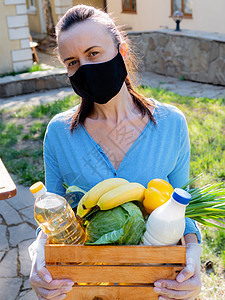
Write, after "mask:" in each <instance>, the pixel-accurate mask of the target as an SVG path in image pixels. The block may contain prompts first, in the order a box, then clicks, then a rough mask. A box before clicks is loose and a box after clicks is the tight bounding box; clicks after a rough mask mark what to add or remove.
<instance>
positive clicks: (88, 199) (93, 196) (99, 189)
mask: <svg viewBox="0 0 225 300" xmlns="http://www.w3.org/2000/svg"><path fill="white" fill-rule="evenodd" d="M126 183H128V181H127V180H126V179H123V178H109V179H105V180H103V181H101V182H99V183H98V184H96V185H95V186H94V187H93V188H92V189H90V190H89V191H88V192H87V193H86V194H85V195H84V196H83V197H82V198H81V199H80V202H79V203H78V206H77V216H78V217H80V218H83V217H84V216H85V215H86V214H87V213H88V212H89V211H90V210H91V209H92V208H93V207H95V206H96V204H97V202H98V200H99V198H100V197H101V196H102V195H104V194H105V193H107V192H108V191H110V190H112V189H114V188H116V187H118V186H120V185H122V184H126Z"/></svg>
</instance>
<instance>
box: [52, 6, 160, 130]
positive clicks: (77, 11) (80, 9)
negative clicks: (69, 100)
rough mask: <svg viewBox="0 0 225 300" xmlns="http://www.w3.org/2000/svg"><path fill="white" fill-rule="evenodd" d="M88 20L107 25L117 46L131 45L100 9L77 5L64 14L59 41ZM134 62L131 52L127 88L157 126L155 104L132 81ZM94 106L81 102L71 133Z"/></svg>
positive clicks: (127, 65) (59, 28) (57, 28)
mask: <svg viewBox="0 0 225 300" xmlns="http://www.w3.org/2000/svg"><path fill="white" fill-rule="evenodd" d="M86 20H94V21H96V22H99V23H100V24H103V25H105V27H106V29H107V30H108V32H109V33H110V34H111V35H112V37H113V40H114V43H115V45H116V46H117V45H118V44H121V43H122V42H124V41H126V42H127V44H129V43H128V39H127V36H126V34H125V33H124V32H123V31H122V30H120V29H119V27H118V26H116V25H115V23H114V22H113V20H112V18H110V16H109V15H108V14H107V13H105V12H103V11H101V10H100V9H96V8H94V7H92V6H87V5H76V6H74V7H72V8H70V9H69V10H68V11H67V12H66V13H65V14H64V16H63V17H62V18H61V19H60V20H59V22H58V24H57V25H56V37H57V39H58V36H59V34H60V32H63V31H66V30H68V29H69V28H70V27H71V26H73V25H75V24H78V23H80V22H83V21H86ZM134 61H136V59H135V58H134V55H133V54H132V53H131V52H130V51H129V55H128V58H127V59H126V62H125V64H126V68H127V71H128V75H127V77H126V79H125V84H126V86H127V89H128V91H129V93H130V94H131V96H132V99H133V102H134V104H135V105H136V106H137V107H138V108H139V110H140V111H141V113H142V115H143V116H145V115H146V114H147V115H148V116H149V118H150V120H151V121H153V123H154V124H156V122H155V118H154V117H153V115H152V113H151V111H150V109H149V105H151V106H153V104H150V103H149V102H148V101H147V99H146V98H145V97H144V96H143V95H141V94H139V93H138V92H136V91H135V89H134V86H133V84H132V81H131V79H130V75H132V77H134V76H133V71H134V69H135V67H136V64H135V63H134ZM93 105H94V103H93V102H91V101H88V100H86V99H85V101H84V100H83V99H82V100H81V105H80V107H79V109H78V111H77V112H76V113H74V114H73V116H72V120H71V124H70V130H71V132H73V130H74V129H75V128H76V127H77V126H78V125H79V124H83V123H84V121H85V119H86V118H87V116H88V115H89V114H90V113H91V112H92V109H93Z"/></svg>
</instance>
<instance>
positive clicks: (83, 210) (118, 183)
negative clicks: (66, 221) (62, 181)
mask: <svg viewBox="0 0 225 300" xmlns="http://www.w3.org/2000/svg"><path fill="white" fill-rule="evenodd" d="M144 194H145V187H144V186H143V185H141V184H139V183H136V182H132V183H129V182H128V181H127V180H126V179H123V178H109V179H106V180H103V181H101V182H100V183H98V184H96V185H95V186H94V187H93V188H92V189H91V190H90V191H88V192H87V193H86V194H85V195H84V196H83V197H82V198H81V200H80V202H79V204H78V207H77V216H78V217H80V218H83V217H84V216H85V215H86V214H87V213H88V212H89V211H90V210H91V209H92V208H93V207H95V206H96V205H97V206H98V207H99V208H100V209H101V210H107V209H111V208H114V207H116V206H119V205H121V204H123V203H126V202H129V201H134V200H138V201H143V200H144Z"/></svg>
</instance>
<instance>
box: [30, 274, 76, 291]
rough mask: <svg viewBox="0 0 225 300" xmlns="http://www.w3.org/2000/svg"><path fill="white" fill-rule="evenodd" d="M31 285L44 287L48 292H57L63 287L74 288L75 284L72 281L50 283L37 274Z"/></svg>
mask: <svg viewBox="0 0 225 300" xmlns="http://www.w3.org/2000/svg"><path fill="white" fill-rule="evenodd" d="M30 284H31V286H32V287H36V288H38V287H42V288H44V289H47V290H56V289H60V288H62V287H72V286H73V284H74V282H73V281H72V280H70V279H61V280H59V279H55V280H52V281H51V282H50V283H47V282H46V281H44V280H42V279H41V278H40V277H39V276H38V275H37V274H34V275H33V276H31V278H30Z"/></svg>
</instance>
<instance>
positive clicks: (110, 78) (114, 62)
mask: <svg viewBox="0 0 225 300" xmlns="http://www.w3.org/2000/svg"><path fill="white" fill-rule="evenodd" d="M126 76H127V70H126V66H125V63H124V61H123V58H122V56H121V54H120V52H119V51H118V54H117V55H116V56H115V57H114V58H113V59H111V60H109V61H106V62H103V63H97V64H88V65H83V66H81V67H79V69H78V70H77V71H76V73H74V74H73V75H72V76H70V77H69V79H70V83H71V85H72V88H73V89H74V91H75V93H77V94H78V95H79V96H81V97H82V98H83V99H86V100H88V101H92V102H96V103H99V104H105V103H107V102H108V101H109V100H110V99H112V98H113V97H114V96H116V95H117V94H118V93H119V91H120V89H121V87H122V85H123V83H124V80H125V78H126Z"/></svg>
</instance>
